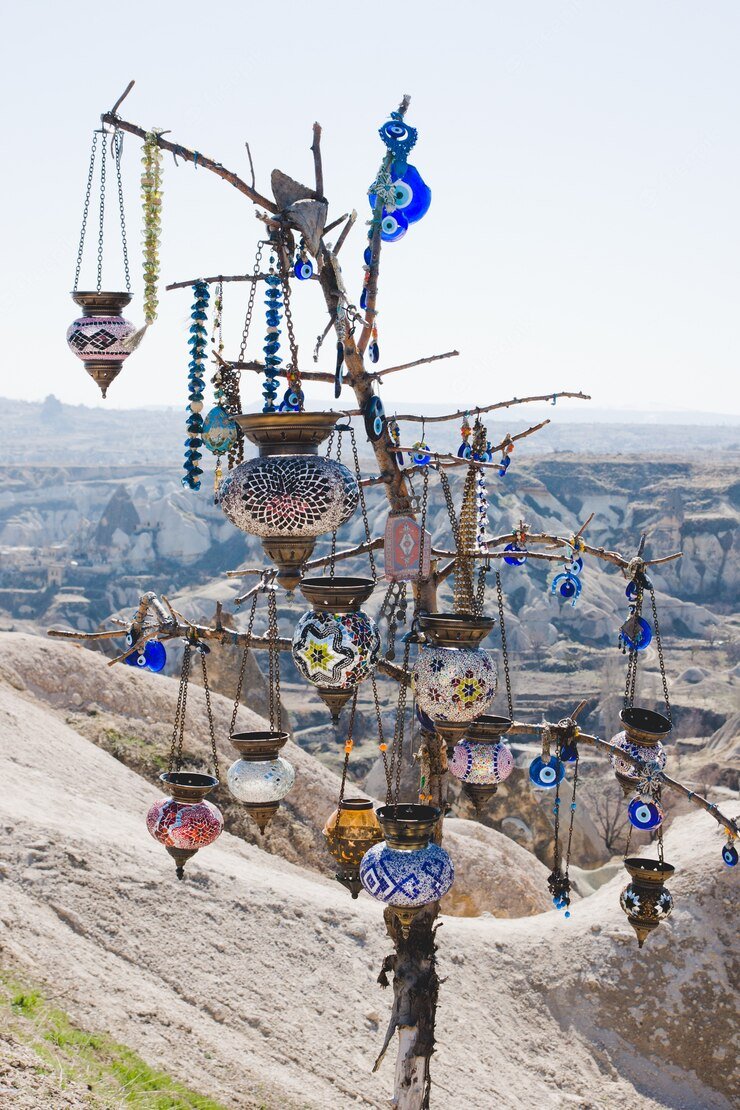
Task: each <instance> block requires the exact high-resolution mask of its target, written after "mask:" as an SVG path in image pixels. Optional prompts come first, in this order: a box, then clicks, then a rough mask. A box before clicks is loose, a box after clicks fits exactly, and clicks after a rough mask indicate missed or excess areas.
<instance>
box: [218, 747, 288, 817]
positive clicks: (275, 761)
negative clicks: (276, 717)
mask: <svg viewBox="0 0 740 1110" xmlns="http://www.w3.org/2000/svg"><path fill="white" fill-rule="evenodd" d="M229 739H230V741H231V743H232V744H233V745H234V747H235V748H236V750H237V751H238V752H239V758H238V759H237V760H236V762H235V763H232V764H231V766H230V767H229V769H228V771H227V772H226V783H227V785H228V787H229V791H230V792H231V794H232V795H233V797H235V798H236V800H237V801H238V802H242V804H243V805H244V807H245V808H246V810H247V812H248V814H249V816H250V817H251V818H252V820H253V821H254V822H255V824H256V825H257V826H258V828H259V830H260V832H261V833H264V831H265V829H266V827H267V825H268V824H269V822H270V821H271V820H272V818H273V817H274V816H275V814H276V813H277V811H278V809H279V807H280V802H281V801H282V799H283V798H284V797H285V796H286V794H287V793H288V792H289V791H290V790H291V788H292V787H293V784H294V783H295V770H294V768H293V764H292V763H289V762H288V760H287V759H284V758H283V756H281V755H280V749H281V748H283V747H284V746H285V744H286V743H287V742H288V734H287V732H277V731H275V732H236V733H233V734H232V735H231V736H230V737H229Z"/></svg>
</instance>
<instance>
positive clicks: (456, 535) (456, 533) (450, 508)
mask: <svg viewBox="0 0 740 1110" xmlns="http://www.w3.org/2000/svg"><path fill="white" fill-rule="evenodd" d="M439 480H440V482H441V483H442V492H443V493H444V495H445V503H446V505H447V515H448V516H449V518H450V524H451V525H452V536H453V539H454V541H455V549H456V550H457V551H458V552H459V550H460V528H459V527H458V523H457V516H456V514H455V503H454V501H453V500H452V491H451V490H450V480H449V478H448V477H447V475H446V474H445V472H444V470H442V468H441V467H440V470H439Z"/></svg>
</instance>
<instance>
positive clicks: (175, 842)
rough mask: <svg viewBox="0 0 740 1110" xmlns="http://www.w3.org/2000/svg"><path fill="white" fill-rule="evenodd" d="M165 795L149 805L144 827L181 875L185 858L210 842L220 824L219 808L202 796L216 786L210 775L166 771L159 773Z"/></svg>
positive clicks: (214, 779)
mask: <svg viewBox="0 0 740 1110" xmlns="http://www.w3.org/2000/svg"><path fill="white" fill-rule="evenodd" d="M159 781H160V782H162V783H164V785H165V787H167V789H168V796H167V797H166V798H162V799H161V800H160V801H158V802H155V803H154V804H153V805H152V806H150V807H149V812H148V813H147V815H146V827H147V828H148V830H149V832H150V833H151V834H152V836H153V837H154V839H155V840H158V841H159V843H160V844H163V845H164V846H165V848H166V849H167V851H168V852H169V854H170V855H171V856H172V858H173V859H174V861H175V869H176V873H177V877H178V879H182V878H183V875H184V868H185V864H186V863H187V861H188V860H189V859H190V858H191V857H192V856H194V855H195V853H196V852H197V851H198V849H199V848H205V847H206V846H207V845H208V844H213V842H214V840H215V839H216V837H217V836H219V835H220V834H221V832H222V831H223V827H224V819H223V817H222V816H221V811H220V810H219V809H217V808H216V806H214V805H213V804H212V803H211V802H207V801H206V800H205V798H206V795H207V794H210V792H211V791H212V790H214V789H215V788H216V787H217V786H218V779H217V778H215V777H214V776H213V775H201V774H196V773H195V772H193V771H168V772H166V773H165V774H163V775H160V776H159Z"/></svg>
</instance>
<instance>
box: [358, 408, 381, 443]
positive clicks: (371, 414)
mask: <svg viewBox="0 0 740 1110" xmlns="http://www.w3.org/2000/svg"><path fill="white" fill-rule="evenodd" d="M362 417H363V420H364V421H365V432H366V434H367V438H368V439H369V440H370V442H371V443H377V442H378V440H379V439H380V438H381V437H382V435H383V432H384V431H385V409H384V408H383V402H382V401H381V399H380V397H371V398H370V400H369V401H368V402H367V405H366V406H365V409H364V412H363V414H362Z"/></svg>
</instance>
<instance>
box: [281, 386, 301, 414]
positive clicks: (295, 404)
mask: <svg viewBox="0 0 740 1110" xmlns="http://www.w3.org/2000/svg"><path fill="white" fill-rule="evenodd" d="M303 400H304V398H303V390H302V389H293V388H292V387H291V386H288V388H287V389H286V391H285V393H284V394H283V399H282V401H281V402H280V410H279V411H280V412H300V411H301V408H302V407H303Z"/></svg>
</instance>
